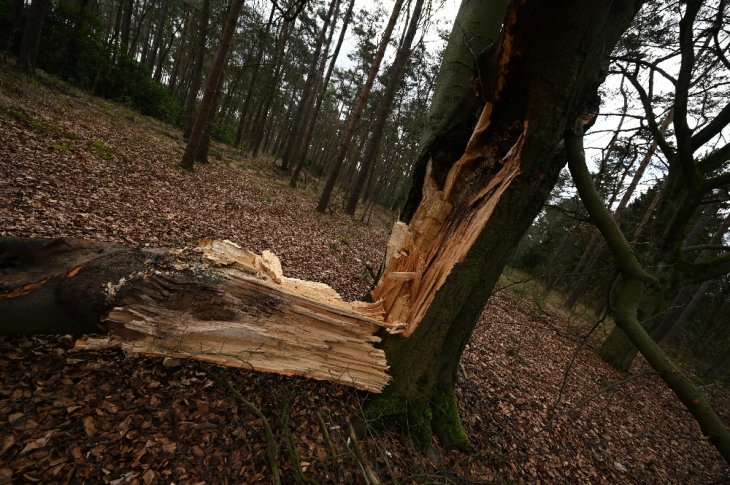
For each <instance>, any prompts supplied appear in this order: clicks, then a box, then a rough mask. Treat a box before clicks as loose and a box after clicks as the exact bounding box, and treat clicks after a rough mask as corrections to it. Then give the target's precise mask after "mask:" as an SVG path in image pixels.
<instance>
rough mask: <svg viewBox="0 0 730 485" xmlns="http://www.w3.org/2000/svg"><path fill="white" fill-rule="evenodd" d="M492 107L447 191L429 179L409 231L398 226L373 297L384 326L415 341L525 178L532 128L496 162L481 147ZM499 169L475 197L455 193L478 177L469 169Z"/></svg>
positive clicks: (452, 173) (451, 176)
mask: <svg viewBox="0 0 730 485" xmlns="http://www.w3.org/2000/svg"><path fill="white" fill-rule="evenodd" d="M491 111H492V109H491V104H489V103H488V104H487V105H486V106H485V108H484V111H483V113H482V117H481V119H480V120H479V125H478V126H477V127H476V129H475V130H474V135H473V136H472V139H471V141H470V142H469V146H468V147H467V150H466V152H465V154H464V156H463V157H462V158H461V159H460V160H459V161H458V162H457V163H456V164H455V165H454V166H453V167H452V169H451V171H450V172H449V174H448V177H447V181H446V184H445V186H444V189H443V190H438V188H436V186H435V183H434V182H433V179H432V177H431V174H430V167H429V169H428V171H429V173H427V174H426V177H425V181H424V189H423V201H422V203H421V205H420V206H419V208H418V210H417V211H416V213H415V215H414V216H413V219H412V221H411V224H410V225H406V224H404V223H402V222H398V223H396V226H395V227H394V229H393V232H392V234H391V238H390V241H389V243H388V255H387V259H386V261H387V266H386V271H385V272H384V274H383V277H382V278H381V280H380V282H379V284H378V286H377V287H376V288H375V289H374V290H373V291H372V293H371V294H372V297H373V301H375V302H380V303H382V305H383V310H384V312H385V321H386V322H388V323H391V324H399V325H401V326H403V327H404V328H405V330H404V335H405V336H409V335H411V334H412V333H413V332H414V331H415V329H416V328H417V326H418V324H419V322H420V321H421V320H422V319H423V316H424V315H425V313H426V311H427V310H428V307H429V305H430V304H431V302H432V301H433V298H434V296H435V295H436V292H437V291H438V289H439V288H440V287H441V286H442V285H443V284H444V282H445V281H446V278H447V277H448V276H449V274H450V272H451V269H452V268H453V267H454V266H455V265H456V264H458V263H459V262H460V261H462V259H463V258H464V256H465V255H466V254H467V252H468V251H469V249H470V248H471V247H472V246H473V244H474V242H475V241H476V238H477V237H478V236H479V234H480V233H481V232H482V230H483V228H484V227H485V225H486V224H487V221H488V220H489V217H490V215H491V214H492V211H493V210H494V208H495V207H496V205H497V203H498V202H499V200H500V197H501V196H502V194H503V193H504V192H505V190H507V188H508V187H509V185H510V184H511V183H512V181H513V180H514V178H515V177H516V176H517V175H519V173H520V155H521V151H522V147H523V143H524V140H525V134H526V133H527V122H525V123H524V126H523V129H522V134H521V135H520V136H519V137H518V139H517V141H516V143H515V144H514V146H513V147H512V149H511V150H509V152H508V153H507V154H506V155H505V156H504V157H503V158H502V159H497V157H496V156H495V154H494V152H493V151H492V150H491V149H490V148H489V147H485V146H484V145H483V144H481V143H479V142H478V141H477V139H478V136H477V134H478V133H483V132H484V131H486V129H487V127H488V125H489V121H490V119H489V116H490V114H491ZM477 164H478V166H480V167H484V166H487V167H494V168H495V169H497V171H496V173H495V174H494V176H492V177H491V178H490V179H489V181H488V182H487V183H486V184H485V185H484V186H482V187H480V188H479V189H478V190H476V191H475V192H474V193H470V194H466V193H464V194H462V193H456V191H455V190H454V187H468V186H469V185H470V184H469V182H470V179H471V178H472V177H474V174H473V170H469V167H470V166H475V165H477Z"/></svg>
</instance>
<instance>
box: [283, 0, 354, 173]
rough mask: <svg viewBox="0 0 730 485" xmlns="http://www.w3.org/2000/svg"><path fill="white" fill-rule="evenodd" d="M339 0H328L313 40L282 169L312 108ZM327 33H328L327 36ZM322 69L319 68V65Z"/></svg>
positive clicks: (288, 159)
mask: <svg viewBox="0 0 730 485" xmlns="http://www.w3.org/2000/svg"><path fill="white" fill-rule="evenodd" d="M339 6H340V0H330V6H329V9H328V10H327V14H326V16H325V19H324V23H323V24H322V29H321V30H320V31H319V35H318V36H317V40H316V41H315V48H314V53H313V54H312V62H311V63H310V64H309V69H308V70H307V79H306V81H305V82H304V89H303V90H302V93H301V95H300V97H299V103H298V104H297V110H296V112H295V113H294V120H293V123H292V130H291V131H290V132H289V136H288V137H287V143H286V148H285V149H284V156H283V157H282V159H281V168H282V170H284V171H287V172H288V171H289V168H290V162H291V156H292V153H293V151H294V150H295V149H296V148H298V144H299V142H300V140H301V133H300V132H301V131H303V130H305V129H306V127H303V126H302V125H303V124H304V123H303V120H304V119H306V117H308V115H309V111H310V110H311V109H312V105H313V104H314V96H315V94H316V88H317V83H318V81H319V78H320V76H321V70H323V69H324V66H325V62H326V61H327V53H326V51H325V55H324V57H322V50H323V49H325V44H326V45H327V48H329V42H330V41H331V40H332V33H333V32H334V24H333V25H332V29H330V21H331V20H332V17H333V16H336V15H337V13H336V12H337V9H339ZM327 33H329V34H330V35H329V36H328V35H327ZM320 65H321V66H322V69H319V66H320Z"/></svg>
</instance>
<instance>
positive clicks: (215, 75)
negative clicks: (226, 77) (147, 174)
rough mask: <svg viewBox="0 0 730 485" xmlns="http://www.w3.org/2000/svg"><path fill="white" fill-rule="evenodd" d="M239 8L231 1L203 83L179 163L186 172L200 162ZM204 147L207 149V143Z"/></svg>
mask: <svg viewBox="0 0 730 485" xmlns="http://www.w3.org/2000/svg"><path fill="white" fill-rule="evenodd" d="M241 7H243V0H233V3H231V8H230V10H229V11H228V17H227V19H226V25H225V27H224V28H223V34H222V35H221V40H220V44H219V46H218V51H217V52H216V53H215V58H214V59H213V65H212V66H211V68H210V73H208V79H207V80H206V83H205V94H204V95H203V101H202V103H201V104H200V110H199V111H198V116H197V117H196V118H195V122H194V123H193V128H192V130H191V132H190V140H188V144H187V147H185V153H184V154H183V158H182V160H181V161H180V167H182V168H184V169H186V170H192V169H193V163H194V162H195V160H198V161H199V160H200V157H201V151H200V148H201V145H202V144H203V142H204V140H205V138H204V137H203V134H204V131H205V129H206V127H207V125H208V124H210V118H211V115H212V113H213V108H214V106H215V102H216V98H217V94H218V91H219V85H220V81H221V78H222V77H223V69H224V67H225V64H226V61H227V59H228V51H229V50H230V46H231V39H233V32H234V31H235V30H236V23H237V22H238V16H239V14H240V13H241ZM205 146H206V147H207V143H206V144H205Z"/></svg>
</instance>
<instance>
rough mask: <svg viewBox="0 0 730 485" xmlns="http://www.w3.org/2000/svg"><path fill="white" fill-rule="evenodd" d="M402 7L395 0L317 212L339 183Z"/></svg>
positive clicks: (322, 210) (323, 207)
mask: <svg viewBox="0 0 730 485" xmlns="http://www.w3.org/2000/svg"><path fill="white" fill-rule="evenodd" d="M402 7H403V0H395V3H394V4H393V10H392V11H391V13H390V18H389V19H388V24H387V25H386V26H385V30H384V31H383V35H382V37H381V39H380V44H379V45H378V50H377V51H376V52H375V56H374V57H373V63H372V65H371V66H370V70H369V71H368V77H367V79H366V80H365V84H363V86H362V88H361V89H360V94H359V95H358V97H357V102H356V104H355V106H354V108H353V109H352V112H351V113H350V116H349V119H348V120H347V128H346V129H345V131H344V133H343V134H342V140H341V141H340V146H339V148H338V149H337V154H336V155H335V159H334V161H333V163H332V168H331V169H330V173H329V175H328V176H327V182H326V183H325V186H324V189H323V190H322V194H321V195H320V197H319V202H318V203H317V212H321V213H324V211H326V210H327V207H328V206H329V203H330V197H331V196H332V190H333V189H334V188H335V183H337V178H338V177H339V175H340V170H342V164H343V163H344V162H345V158H346V157H347V152H348V151H349V149H350V144H351V143H352V139H353V137H354V136H355V131H357V127H358V125H359V124H360V120H361V119H362V115H363V113H364V112H365V108H366V106H367V102H368V98H369V97H370V91H371V90H372V88H373V83H374V82H375V76H377V75H378V71H379V70H380V63H381V62H382V61H383V56H385V50H386V49H387V47H388V43H389V42H390V37H391V35H392V34H393V29H394V28H395V24H396V21H397V20H398V16H399V15H400V11H401V8H402Z"/></svg>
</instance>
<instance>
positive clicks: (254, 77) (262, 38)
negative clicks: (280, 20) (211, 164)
mask: <svg viewBox="0 0 730 485" xmlns="http://www.w3.org/2000/svg"><path fill="white" fill-rule="evenodd" d="M274 12H276V7H275V6H273V5H272V6H271V12H270V13H269V20H267V21H266V27H264V28H263V29H262V30H261V33H260V34H259V39H258V46H257V52H256V60H255V61H254V67H253V74H251V83H250V84H249V85H248V90H247V91H246V97H245V98H244V100H243V104H242V105H241V110H240V112H239V118H238V128H237V129H236V141H235V143H234V145H235V146H236V148H239V147H240V146H241V140H242V139H243V129H244V128H245V126H246V120H247V115H248V108H249V104H250V103H251V97H252V96H253V90H254V87H256V81H258V77H259V72H260V71H261V61H262V60H263V58H264V48H265V47H266V38H267V37H268V36H269V32H271V25H272V23H273V21H274Z"/></svg>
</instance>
